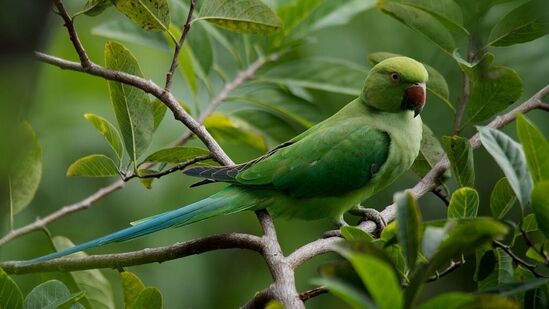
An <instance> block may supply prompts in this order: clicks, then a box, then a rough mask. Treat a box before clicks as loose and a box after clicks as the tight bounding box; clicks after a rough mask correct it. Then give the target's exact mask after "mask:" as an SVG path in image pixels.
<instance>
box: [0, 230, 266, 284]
mask: <svg viewBox="0 0 549 309" xmlns="http://www.w3.org/2000/svg"><path fill="white" fill-rule="evenodd" d="M220 249H249V250H253V251H257V252H259V253H262V252H263V240H262V239H261V238H260V237H258V236H255V235H249V234H242V233H228V234H220V235H213V236H208V237H204V238H201V239H196V240H190V241H186V242H181V243H176V244H173V245H170V246H166V247H159V248H152V249H143V250H139V251H133V252H126V253H117V254H104V255H90V256H85V257H64V258H59V259H54V260H50V261H46V262H42V263H37V264H32V265H25V266H21V264H18V262H17V261H10V262H4V263H0V268H2V269H4V271H6V272H7V273H11V274H25V273H34V272H51V271H63V272H65V271H75V270H85V269H96V268H122V267H128V266H134V265H143V264H149V263H162V262H166V261H170V260H175V259H179V258H182V257H186V256H190V255H195V254H201V253H204V252H209V251H214V250H220Z"/></svg>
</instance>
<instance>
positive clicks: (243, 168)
mask: <svg viewBox="0 0 549 309" xmlns="http://www.w3.org/2000/svg"><path fill="white" fill-rule="evenodd" d="M282 146H283V147H277V148H276V149H275V150H273V151H271V152H269V153H268V154H267V155H265V156H263V157H260V158H258V159H256V160H253V161H250V162H248V163H244V164H240V165H235V166H232V167H213V168H212V167H198V168H193V169H189V170H187V171H185V173H186V174H188V175H192V176H199V177H204V178H207V179H212V180H214V181H223V182H230V183H236V184H241V185H244V186H259V187H263V188H270V189H273V190H278V191H283V192H285V193H287V194H289V195H290V196H293V197H312V196H336V195H341V194H345V193H347V192H350V191H353V190H356V189H358V188H361V187H363V186H365V185H366V184H367V183H368V182H369V181H370V179H371V178H372V177H373V175H375V173H376V172H377V171H378V170H379V169H380V168H381V167H382V165H383V164H384V163H385V161H386V160H387V157H388V155H389V146H390V137H389V135H388V134H387V133H386V132H383V131H380V130H377V129H374V128H372V127H370V126H368V125H366V124H365V123H364V119H363V118H361V117H356V118H351V119H348V120H347V121H345V122H344V123H339V124H337V125H332V126H330V125H323V126H319V127H317V128H315V130H314V131H309V132H308V134H307V135H305V136H303V137H301V138H300V137H299V136H298V138H296V139H294V140H292V141H291V142H290V143H288V144H286V145H285V144H283V145H282Z"/></svg>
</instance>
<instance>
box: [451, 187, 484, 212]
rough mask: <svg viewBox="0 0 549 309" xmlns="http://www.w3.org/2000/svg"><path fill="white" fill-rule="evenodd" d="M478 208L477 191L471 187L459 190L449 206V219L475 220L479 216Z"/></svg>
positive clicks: (453, 195)
mask: <svg viewBox="0 0 549 309" xmlns="http://www.w3.org/2000/svg"><path fill="white" fill-rule="evenodd" d="M478 206H479V198H478V193H477V190H475V189H473V188H469V187H463V188H459V189H457V190H456V191H454V193H453V194H452V199H451V200H450V205H448V218H474V217H476V216H477V213H478Z"/></svg>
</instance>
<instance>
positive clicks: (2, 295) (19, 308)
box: [0, 268, 23, 309]
mask: <svg viewBox="0 0 549 309" xmlns="http://www.w3.org/2000/svg"><path fill="white" fill-rule="evenodd" d="M0 308H6V309H8V308H13V309H23V294H22V293H21V290H20V289H19V287H18V286H17V284H16V283H15V281H13V279H11V278H10V277H9V276H8V274H6V273H5V272H4V270H3V269H2V268H0Z"/></svg>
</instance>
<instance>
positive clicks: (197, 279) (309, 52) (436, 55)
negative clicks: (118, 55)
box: [0, 1, 549, 308]
mask: <svg viewBox="0 0 549 309" xmlns="http://www.w3.org/2000/svg"><path fill="white" fill-rule="evenodd" d="M81 4H82V1H74V3H73V1H70V3H68V8H69V10H72V11H74V10H76V8H78V7H80V6H81ZM516 5H517V4H516V3H514V4H509V5H501V6H498V7H496V8H494V9H493V10H491V11H490V12H489V15H488V18H487V22H489V21H490V18H492V19H496V17H498V16H501V15H502V14H505V12H507V11H509V10H510V9H512V8H513V7H516ZM27 9H30V10H32V8H27ZM7 18H13V17H9V16H8V17H7ZM120 18H125V17H124V16H122V15H120V14H119V13H117V12H116V11H115V10H113V9H112V8H111V9H109V10H107V11H106V12H105V14H103V15H101V16H99V17H96V18H89V17H86V16H82V17H81V18H79V19H78V20H77V29H78V31H79V34H80V38H81V40H82V42H83V43H84V45H85V47H86V49H87V51H88V53H89V55H90V57H91V59H92V60H93V61H95V62H97V63H99V64H103V63H104V60H103V48H104V45H105V43H106V42H107V39H105V38H103V37H100V36H95V35H92V34H91V29H92V28H93V27H94V26H96V25H98V24H100V23H102V22H104V21H107V20H111V19H120ZM492 23H493V22H492ZM42 30H45V33H43V34H42V35H41V36H40V37H39V38H34V39H37V42H39V44H40V46H39V47H38V50H40V51H44V52H47V53H50V54H53V55H56V56H59V57H62V58H66V59H71V60H75V61H76V60H77V56H76V54H75V52H74V50H73V47H72V45H71V44H70V41H69V40H68V36H67V32H66V29H65V28H63V27H62V23H61V20H60V18H59V17H58V16H56V15H54V14H50V16H49V19H48V21H47V22H46V23H45V25H44V27H43V28H42ZM14 31H15V30H14ZM191 35H192V30H191ZM124 44H125V46H127V47H128V48H129V49H130V50H131V51H132V52H133V53H134V54H135V55H136V57H137V59H138V60H139V63H140V65H141V68H142V70H143V72H144V74H145V76H146V77H147V78H150V79H152V80H154V81H156V82H157V83H159V84H162V83H163V81H164V77H165V73H166V70H167V68H168V67H169V62H170V54H169V53H166V52H164V51H162V50H160V49H154V48H148V47H144V46H142V45H138V44H129V43H124ZM548 50H549V37H542V38H540V39H538V40H535V41H533V42H530V43H526V44H518V45H514V46H511V47H507V48H501V49H500V48H495V49H492V50H491V52H493V53H494V54H495V57H496V58H495V59H496V60H495V63H496V64H499V65H505V66H509V67H511V68H513V69H515V70H516V71H517V72H518V73H519V75H520V76H521V78H522V79H523V83H524V93H523V96H522V98H521V99H520V100H519V101H520V102H522V101H523V100H524V99H526V98H528V97H530V96H531V95H533V94H534V93H535V92H537V91H538V90H539V89H541V88H542V87H543V86H545V85H547V84H548V82H549V78H548V77H549V75H548V73H549V70H548V68H549V56H548ZM377 51H388V52H393V53H400V54H404V55H407V56H410V57H413V58H416V59H417V60H419V61H423V62H425V63H428V64H430V65H431V66H433V67H435V68H436V69H438V70H439V71H440V72H441V73H442V74H443V75H444V76H445V77H446V79H447V81H448V84H449V86H450V99H451V100H452V101H453V102H457V101H458V97H459V95H460V88H461V80H462V77H461V73H460V71H459V70H458V68H457V66H456V65H455V63H454V62H453V61H450V59H449V56H448V55H446V54H444V53H443V52H441V51H440V50H439V49H437V48H436V47H435V45H434V44H433V43H431V42H430V41H428V40H427V39H425V38H424V37H423V36H421V35H419V34H418V33H416V32H414V31H412V30H411V29H409V28H407V27H406V26H404V25H402V24H401V23H399V22H397V21H396V20H394V19H392V18H390V17H388V16H387V15H384V14H382V13H381V12H379V11H378V10H376V9H375V8H374V9H370V10H368V11H365V12H364V13H361V14H359V15H357V16H356V17H355V18H353V19H352V20H351V22H349V23H348V24H346V25H343V26H339V27H334V28H329V29H326V30H322V31H320V32H317V33H315V34H314V36H313V37H311V38H310V40H308V41H307V42H306V43H305V44H303V45H301V46H299V48H298V51H297V52H296V54H295V55H292V57H296V58H304V57H309V56H327V57H333V58H338V59H343V60H346V61H350V62H355V63H357V64H359V65H362V66H367V67H369V64H368V62H367V55H368V54H369V53H371V52H377ZM216 58H217V63H219V64H220V65H221V66H222V68H223V69H224V70H225V71H226V72H227V73H229V75H230V76H234V74H235V73H236V70H237V67H236V66H235V65H234V63H232V62H231V61H230V56H229V55H227V54H226V52H225V50H223V49H219V48H218V49H216ZM5 59H7V58H5ZM5 59H4V60H5ZM13 63H15V64H16V68H23V67H25V68H26V67H32V69H30V70H29V71H28V72H30V73H25V72H27V71H25V72H23V71H22V70H17V69H16V70H13V71H11V72H10V73H9V74H7V75H3V76H2V78H3V79H5V82H6V83H5V84H4V85H10V83H11V84H14V82H15V81H16V80H18V79H21V80H22V82H21V83H24V84H25V87H20V88H17V91H14V89H11V91H7V90H6V91H3V92H2V93H0V100H1V105H2V109H1V111H2V115H1V119H0V121H2V122H3V123H4V124H8V123H11V122H10V121H12V120H14V119H17V118H18V117H14V114H15V115H17V114H18V113H19V114H22V115H23V116H22V118H23V119H28V121H29V122H30V123H31V124H32V126H33V128H34V129H35V131H36V133H37V135H38V138H39V140H40V143H41V145H42V151H43V176H42V182H41V185H40V188H39V190H38V192H37V194H36V197H35V199H34V201H33V202H32V204H31V206H30V207H28V208H27V209H25V210H24V211H23V212H22V213H21V214H19V215H18V216H17V217H16V220H15V226H16V227H18V226H22V225H25V224H27V223H29V222H32V221H33V220H34V219H35V218H36V217H39V216H44V215H47V214H49V213H51V212H53V211H55V210H56V209H58V208H60V207H62V206H63V205H67V204H71V203H73V202H76V201H79V200H81V199H83V198H84V197H86V196H88V195H90V194H91V193H93V192H94V191H95V190H97V189H98V188H100V187H102V186H105V185H108V184H110V183H111V182H113V181H114V180H113V179H89V178H68V177H66V176H65V173H66V169H67V167H68V166H69V164H70V163H72V162H73V161H74V160H76V159H78V158H80V157H82V156H84V155H87V154H91V153H110V149H108V146H107V145H106V144H105V143H104V141H103V139H102V138H101V137H100V136H99V135H98V134H97V133H96V132H95V130H94V129H93V128H92V127H91V126H90V125H89V124H88V123H87V121H86V120H85V119H84V118H83V114H84V113H94V114H98V115H101V116H103V117H106V118H107V119H109V120H111V121H112V122H113V123H114V120H115V119H114V114H113V111H112V107H111V104H110V102H109V97H108V91H107V82H106V81H104V80H102V79H100V78H96V77H92V76H87V75H85V74H81V73H76V72H71V71H63V70H60V69H58V68H55V67H52V66H49V65H44V64H39V63H37V62H35V61H34V60H32V59H29V58H23V60H22V61H19V60H17V61H16V62H13ZM13 63H12V64H13ZM33 78H35V80H36V83H35V85H34V84H33V83H30V82H28V81H29V80H31V79H33ZM214 80H215V79H214ZM15 83H16V84H18V85H20V84H21V83H19V82H15ZM220 87H221V85H220V83H219V82H217V85H216V91H215V92H217V91H219V89H220ZM173 88H174V89H175V93H176V95H177V96H178V97H179V98H180V99H182V100H183V101H184V102H186V103H188V104H189V102H192V98H191V97H190V96H189V95H188V90H187V89H186V86H185V83H184V81H183V79H182V78H181V76H180V75H178V76H177V77H176V79H175V81H174V87H173ZM17 94H20V95H17ZM312 94H313V95H314V98H315V104H316V106H317V108H318V110H319V115H320V117H321V118H324V117H327V116H329V115H330V114H331V113H333V112H335V111H337V110H338V109H339V108H340V107H341V106H343V105H344V104H345V103H346V102H348V101H350V100H351V99H352V97H349V96H344V95H336V94H331V93H325V92H320V91H312ZM27 104H28V105H27ZM198 104H201V105H202V106H204V105H206V104H207V102H206V100H200V101H199V102H198ZM189 105H192V104H189ZM227 105H230V103H224V104H222V106H221V107H220V110H223V109H228V108H231V107H230V106H227ZM10 106H11V107H10ZM25 106H27V108H25ZM15 110H17V112H15ZM422 117H423V120H424V122H425V123H427V124H428V125H429V126H430V127H431V128H432V130H433V131H434V132H435V134H436V135H437V136H439V137H440V136H443V135H449V134H450V133H451V130H452V126H453V117H452V114H451V112H450V111H449V109H448V108H447V107H446V106H445V105H444V103H443V102H441V101H440V100H438V99H436V98H433V97H431V98H429V99H428V103H427V106H426V108H425V110H424V112H423V114H422ZM528 117H529V118H530V119H532V120H533V121H534V122H535V123H536V124H537V125H538V126H539V127H540V128H541V129H542V130H543V132H544V133H545V135H546V136H549V121H547V120H548V117H547V114H544V113H543V112H539V111H534V112H532V113H530V114H528ZM259 125H260V124H259ZM504 131H505V132H507V133H509V134H510V135H511V136H515V132H514V131H515V130H514V126H513V125H510V126H508V127H507V128H505V129H504ZM184 132H185V128H184V127H183V126H182V125H181V124H180V123H179V122H177V121H175V120H174V119H173V117H172V116H171V115H170V114H169V113H168V114H167V116H166V118H165V119H164V122H163V123H162V124H161V126H160V128H159V130H158V132H157V133H156V135H155V139H154V142H153V144H152V146H151V147H150V150H156V149H159V148H161V147H163V146H165V145H167V144H169V143H170V142H171V141H172V140H174V139H176V138H177V137H179V136H180V135H181V134H183V133H184ZM473 133H474V130H473V129H472V128H468V129H467V130H465V131H464V135H465V136H470V135H472V134H473ZM192 144H194V145H199V143H198V142H197V141H192ZM222 146H223V148H224V149H225V150H226V152H227V153H228V154H229V156H230V157H231V158H232V159H233V160H234V161H235V162H244V161H246V160H248V159H251V158H254V157H256V156H258V155H260V154H261V153H260V152H259V151H258V150H257V149H254V148H252V147H250V146H247V145H242V144H232V143H222ZM475 167H476V183H477V190H479V193H480V197H481V209H480V212H481V214H483V213H485V214H487V213H489V208H488V204H487V201H488V199H489V193H490V191H491V189H492V188H493V186H494V184H495V182H496V181H497V180H498V179H499V178H501V177H502V176H503V173H502V172H501V171H500V169H499V168H498V167H497V165H496V164H495V162H494V161H493V160H492V159H491V157H489V155H488V154H487V153H486V152H485V151H484V150H482V149H481V150H477V151H476V152H475ZM193 181H194V179H191V178H189V177H185V176H183V175H179V174H173V175H170V176H168V177H164V178H162V179H160V180H155V183H154V186H153V188H152V189H151V190H147V189H144V188H143V186H142V185H141V184H140V183H139V182H137V181H132V182H130V183H128V184H127V185H126V187H125V188H124V189H123V190H122V191H119V192H116V193H114V194H112V195H110V196H108V197H107V198H104V199H102V200H101V201H99V202H97V203H96V204H94V205H93V207H91V208H90V209H88V210H86V211H82V212H78V213H75V214H73V215H70V216H67V217H65V218H63V219H62V220H59V221H57V222H55V223H54V224H51V225H50V226H49V230H50V231H51V233H52V234H53V235H63V236H67V237H69V238H70V239H71V240H72V241H73V242H75V243H80V242H83V241H86V240H89V239H92V238H95V237H97V236H100V235H103V234H107V233H110V232H112V231H114V230H117V229H120V228H123V227H126V226H127V225H128V223H129V222H130V221H134V220H136V219H139V218H143V217H147V216H150V215H153V214H156V213H160V212H164V211H167V210H170V209H174V208H177V207H180V206H181V205H185V204H188V203H190V202H193V201H196V200H198V199H200V198H203V197H205V196H207V195H208V194H210V193H212V192H215V191H217V190H219V188H221V187H223V186H222V185H209V186H203V187H198V188H194V189H189V188H188V186H189V185H190V184H191V183H193ZM417 181H418V178H417V176H415V175H414V174H412V173H411V172H409V173H407V174H406V175H405V176H403V177H402V178H401V179H400V180H399V181H397V182H396V183H395V184H393V185H392V186H391V187H389V188H387V189H386V190H385V191H384V192H383V193H381V194H378V195H377V196H376V197H375V198H373V199H372V200H370V201H368V203H367V204H366V205H367V206H368V207H374V208H377V209H383V207H385V206H386V205H388V204H389V203H390V202H391V200H392V194H393V193H394V192H396V191H399V190H403V189H405V188H408V187H410V186H413V185H414V184H415V183H416V182H417ZM450 187H453V180H450ZM5 196H6V195H5V194H3V193H2V197H5ZM420 205H421V209H422V211H423V215H424V218H425V219H433V218H442V217H444V216H445V213H446V207H445V206H444V205H443V203H441V202H440V201H439V200H438V199H436V198H435V197H433V196H431V195H428V196H426V197H424V198H422V199H421V200H420ZM515 209H516V208H515ZM1 218H2V222H1V223H2V229H1V231H2V235H3V234H5V233H6V232H7V231H8V229H9V226H8V223H7V221H8V220H7V212H6V209H5V208H2V212H1ZM276 225H277V228H278V233H279V240H280V243H281V244H282V246H283V249H284V250H285V252H291V251H292V250H293V249H295V248H297V247H298V246H300V245H302V244H305V243H306V242H309V241H312V240H314V239H316V238H318V237H320V236H321V235H322V233H323V232H324V231H326V230H328V229H331V228H332V226H331V224H330V222H328V221H327V220H326V221H316V222H303V221H285V220H276ZM233 231H239V232H248V233H259V232H260V230H259V225H258V223H257V220H256V219H255V216H254V214H253V213H244V214H237V215H232V216H229V217H223V218H215V219H212V220H208V221H206V222H201V223H198V224H193V225H191V226H188V227H183V228H179V229H174V230H168V231H163V232H161V233H157V234H154V235H152V236H149V237H146V238H143V239H138V240H135V241H131V242H127V243H121V244H115V245H110V246H107V247H103V248H98V249H95V250H93V252H91V253H112V252H124V251H129V250H138V249H142V248H146V247H157V246H163V245H169V244H172V243H175V242H178V241H184V240H190V239H194V238H198V237H202V236H206V235H211V234H214V233H223V232H233ZM48 250H49V247H48V242H47V238H46V235H45V234H44V233H41V232H34V233H32V234H29V235H26V236H24V237H21V238H19V239H17V240H14V241H12V242H10V243H8V244H6V245H4V246H2V247H0V259H1V260H12V259H27V258H31V257H35V256H38V255H42V254H45V253H46V252H47V251H48ZM334 258H335V255H330V254H329V255H325V256H322V257H318V258H315V259H314V260H312V261H311V262H309V263H307V264H306V265H304V266H303V267H302V268H300V269H299V270H298V272H297V282H298V288H299V290H306V289H309V288H312V287H313V285H311V284H310V279H311V278H314V277H316V276H317V268H318V266H319V265H320V264H322V263H323V262H324V261H327V260H331V259H334ZM473 266H474V265H465V266H464V267H461V268H460V269H459V270H458V271H456V272H455V273H453V274H451V275H449V276H447V277H445V278H443V279H441V280H439V281H437V282H436V283H435V284H430V285H429V286H428V287H427V288H426V289H425V290H426V291H427V292H426V293H428V294H436V293H438V292H440V291H449V290H465V291H468V290H472V289H473V286H472V284H473V283H472V282H468V281H467V280H465V278H466V276H467V275H470V272H471V271H472V270H473V269H474V267H473ZM129 270H130V271H132V272H135V273H136V274H138V275H139V276H140V277H141V279H142V280H143V281H144V282H145V284H146V285H149V286H155V287H158V288H159V289H160V290H161V292H162V294H163V296H164V300H165V308H233V307H237V306H239V305H242V304H244V303H245V302H247V301H248V300H249V299H250V298H251V297H252V296H253V295H254V293H255V292H256V291H258V290H260V289H263V288H264V287H266V286H268V285H269V284H270V282H271V278H270V274H269V272H268V269H267V267H266V265H265V263H264V262H263V260H262V259H261V257H260V256H259V255H258V254H256V253H254V252H249V251H245V250H222V251H215V252H210V253H206V254H202V255H199V256H191V257H187V258H184V259H180V260H175V261H171V262H167V263H163V264H151V265H143V266H138V267H130V268H129ZM104 274H105V275H106V276H107V277H108V278H109V280H110V281H111V284H112V286H113V289H114V291H115V297H116V298H117V301H118V303H119V304H121V303H122V300H121V287H120V283H119V279H118V274H117V272H116V271H115V270H105V271H104ZM47 276H49V275H48V274H32V275H20V276H14V278H15V280H16V282H17V283H18V284H19V285H20V287H21V288H22V290H23V293H24V294H27V293H28V292H29V291H30V290H31V289H32V287H34V286H35V285H37V284H38V283H39V282H41V281H43V280H46V278H48V277H47ZM307 305H308V306H309V307H310V308H335V307H342V306H344V305H343V304H342V303H341V302H339V301H338V300H337V299H335V298H334V297H332V296H330V295H322V296H319V297H317V298H315V299H313V300H310V301H308V302H307Z"/></svg>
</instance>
